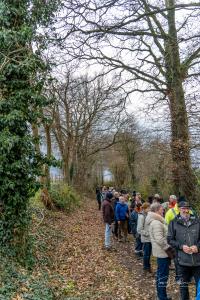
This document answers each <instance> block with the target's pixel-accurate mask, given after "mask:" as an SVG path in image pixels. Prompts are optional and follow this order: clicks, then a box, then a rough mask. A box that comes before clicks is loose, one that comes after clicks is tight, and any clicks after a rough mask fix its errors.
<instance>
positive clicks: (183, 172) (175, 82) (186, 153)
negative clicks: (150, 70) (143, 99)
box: [165, 0, 196, 201]
mask: <svg viewBox="0 0 200 300" xmlns="http://www.w3.org/2000/svg"><path fill="white" fill-rule="evenodd" d="M166 4H167V6H168V8H170V10H169V11H168V28H169V31H168V37H167V39H166V42H165V50H166V56H165V62H166V80H167V87H168V91H167V94H168V99H169V106H170V113H171V135H172V136H171V152H172V160H173V170H172V172H173V181H174V190H175V192H176V193H177V194H183V195H185V196H186V198H187V199H188V200H189V201H194V200H195V189H196V178H195V176H194V173H193V170H192V167H191V159H190V138H189V128H188V117H187V110H186V104H185V95H184V89H183V79H182V73H181V62H180V55H179V46H178V40H177V30H176V24H175V10H174V8H173V6H174V5H175V3H174V0H168V1H166Z"/></svg>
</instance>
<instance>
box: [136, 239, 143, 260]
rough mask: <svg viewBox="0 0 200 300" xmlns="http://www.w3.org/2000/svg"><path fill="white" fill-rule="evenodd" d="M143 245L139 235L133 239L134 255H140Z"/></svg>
mask: <svg viewBox="0 0 200 300" xmlns="http://www.w3.org/2000/svg"><path fill="white" fill-rule="evenodd" d="M142 247H143V243H142V242H141V235H137V237H136V239H135V253H136V254H138V255H140V254H142Z"/></svg>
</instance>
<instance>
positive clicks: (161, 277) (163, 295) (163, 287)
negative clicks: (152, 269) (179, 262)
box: [156, 257, 170, 300]
mask: <svg viewBox="0 0 200 300" xmlns="http://www.w3.org/2000/svg"><path fill="white" fill-rule="evenodd" d="M169 265H170V258H169V257H165V258H159V257H157V274H156V289H157V296H158V299H159V300H167V281H168V277H169Z"/></svg>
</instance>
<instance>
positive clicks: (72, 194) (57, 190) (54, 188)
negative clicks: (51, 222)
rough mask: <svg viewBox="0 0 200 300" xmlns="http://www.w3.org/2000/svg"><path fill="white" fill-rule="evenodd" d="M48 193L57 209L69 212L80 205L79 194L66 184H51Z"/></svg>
mask: <svg viewBox="0 0 200 300" xmlns="http://www.w3.org/2000/svg"><path fill="white" fill-rule="evenodd" d="M49 193H50V196H51V199H52V201H53V203H54V205H55V207H56V208H57V209H61V210H64V211H66V212H70V211H73V210H75V209H76V208H77V207H79V206H80V201H81V200H80V196H79V195H78V193H77V192H76V191H75V190H74V189H73V188H72V187H71V186H68V185H67V184H60V183H57V184H52V185H51V188H50V190H49Z"/></svg>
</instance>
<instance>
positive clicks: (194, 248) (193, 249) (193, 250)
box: [190, 246, 198, 253]
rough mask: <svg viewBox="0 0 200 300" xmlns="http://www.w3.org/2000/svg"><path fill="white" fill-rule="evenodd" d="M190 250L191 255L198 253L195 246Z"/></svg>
mask: <svg viewBox="0 0 200 300" xmlns="http://www.w3.org/2000/svg"><path fill="white" fill-rule="evenodd" d="M190 249H191V251H192V253H198V248H197V246H191V247H190Z"/></svg>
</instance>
